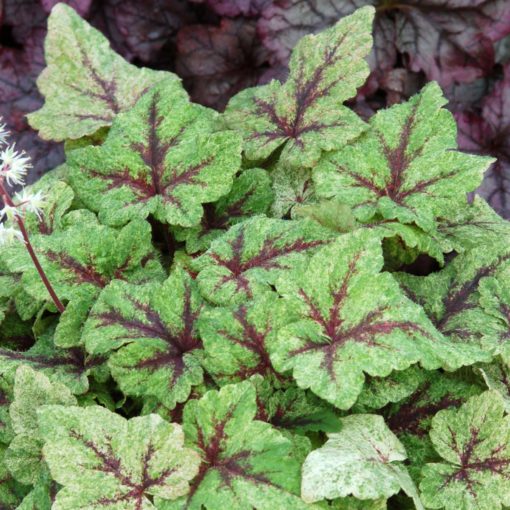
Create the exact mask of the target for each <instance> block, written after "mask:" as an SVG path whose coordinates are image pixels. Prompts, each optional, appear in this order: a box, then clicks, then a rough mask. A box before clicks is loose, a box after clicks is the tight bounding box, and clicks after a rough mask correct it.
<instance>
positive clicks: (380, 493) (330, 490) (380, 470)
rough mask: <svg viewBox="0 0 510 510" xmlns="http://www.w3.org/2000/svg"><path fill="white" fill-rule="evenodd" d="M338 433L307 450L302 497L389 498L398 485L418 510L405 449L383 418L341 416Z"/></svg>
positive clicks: (363, 415)
mask: <svg viewBox="0 0 510 510" xmlns="http://www.w3.org/2000/svg"><path fill="white" fill-rule="evenodd" d="M341 424H342V428H341V430H340V432H336V433H333V434H328V441H327V442H326V444H325V445H324V446H322V447H321V448H319V449H318V450H314V451H313V452H311V453H310V454H309V455H308V457H307V458H306V460H305V463H304V464H303V482H302V488H301V495H302V497H303V499H304V500H305V501H308V502H314V501H320V500H322V499H334V498H339V497H346V496H349V495H351V494H352V495H354V496H355V497H356V498H358V499H363V500H365V499H377V498H381V497H386V498H388V497H390V496H392V495H394V494H397V493H398V492H399V491H400V490H401V489H403V490H404V491H405V492H406V493H408V494H409V495H410V496H411V497H413V499H414V500H415V504H416V508H418V509H420V508H421V509H423V505H421V503H420V500H419V497H418V495H417V489H416V487H415V486H414V483H413V482H412V480H411V478H410V476H409V474H408V472H407V470H406V468H405V466H404V464H403V461H404V460H405V459H406V457H407V456H406V451H405V449H404V447H403V446H402V444H401V443H400V441H399V440H398V439H397V438H396V436H395V435H394V434H393V433H392V432H391V431H390V430H389V429H388V427H387V426H386V424H385V423H384V419H383V417H382V416H377V415H374V414H354V415H351V416H347V417H346V418H342V419H341Z"/></svg>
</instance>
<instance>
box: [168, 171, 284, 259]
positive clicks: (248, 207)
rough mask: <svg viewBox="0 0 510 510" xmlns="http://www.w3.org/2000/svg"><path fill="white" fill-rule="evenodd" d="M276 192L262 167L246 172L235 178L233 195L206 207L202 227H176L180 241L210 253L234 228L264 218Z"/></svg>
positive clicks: (191, 250) (188, 249)
mask: <svg viewBox="0 0 510 510" xmlns="http://www.w3.org/2000/svg"><path fill="white" fill-rule="evenodd" d="M273 197H274V193H273V190H272V187H271V179H270V177H269V175H268V173H267V172H266V171H265V170H263V169H261V168H251V169H249V170H245V171H244V172H243V173H242V174H241V175H240V176H239V177H236V178H235V179H234V183H233V185H232V189H231V190H230V192H229V193H228V194H227V195H225V196H224V197H221V198H220V199H219V200H217V201H216V202H215V203H214V204H205V206H204V215H203V217H202V220H201V221H200V225H198V226H197V227H191V228H181V229H179V228H176V229H175V236H176V238H177V239H178V240H183V241H184V240H185V241H186V250H187V251H188V252H189V253H196V252H200V251H205V250H207V249H208V248H209V247H210V245H211V242H212V241H213V240H214V239H216V238H217V237H219V236H220V235H221V234H222V233H223V232H224V231H225V230H227V229H228V228H229V227H231V226H232V225H235V224H237V223H240V222H241V221H243V220H246V219H248V218H250V216H257V215H264V214H266V213H267V212H268V209H269V207H270V205H271V204H272V202H273Z"/></svg>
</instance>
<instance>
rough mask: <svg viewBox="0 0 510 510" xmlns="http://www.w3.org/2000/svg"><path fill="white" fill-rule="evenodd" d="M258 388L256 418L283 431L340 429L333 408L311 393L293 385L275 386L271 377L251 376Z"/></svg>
mask: <svg viewBox="0 0 510 510" xmlns="http://www.w3.org/2000/svg"><path fill="white" fill-rule="evenodd" d="M251 381H252V383H253V384H254V385H255V388H256V391H257V408H258V410H257V419H258V420H262V421H265V422H267V423H270V424H271V425H273V426H274V427H277V428H278V429H280V430H282V431H291V432H293V433H296V434H305V433H306V432H319V431H320V432H337V431H338V430H339V428H340V422H339V420H338V413H337V411H336V409H335V408H334V407H332V406H330V405H329V404H327V403H326V402H324V400H322V399H320V398H318V397H316V396H315V395H314V394H313V393H310V392H307V391H303V390H301V389H300V388H298V387H297V386H295V385H293V384H292V385H288V384H287V385H285V384H283V385H281V384H280V385H278V386H283V387H281V388H279V387H276V386H277V385H274V384H273V383H272V381H271V380H270V378H265V379H263V378H262V377H260V376H255V377H252V378H251Z"/></svg>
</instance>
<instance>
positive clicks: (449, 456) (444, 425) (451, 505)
mask: <svg viewBox="0 0 510 510" xmlns="http://www.w3.org/2000/svg"><path fill="white" fill-rule="evenodd" d="M430 437H431V439H432V442H433V444H434V448H435V449H436V450H437V452H438V453H439V455H441V457H442V459H443V461H442V462H438V463H433V464H427V465H426V466H425V467H424V468H423V481H422V482H421V484H420V490H421V494H422V498H423V501H424V503H425V505H426V506H427V507H429V508H445V509H446V510H479V509H487V510H488V509H489V508H490V509H491V510H500V509H501V507H502V506H508V505H509V504H510V418H509V417H508V416H504V405H503V400H502V399H501V397H500V396H499V395H498V393H496V392H490V391H489V392H485V393H483V394H481V395H479V396H475V397H472V398H471V399H469V401H468V402H467V403H466V404H464V405H463V406H462V407H461V408H460V409H458V410H446V411H440V412H439V413H437V415H436V416H435V417H434V418H433V420H432V429H431V431H430Z"/></svg>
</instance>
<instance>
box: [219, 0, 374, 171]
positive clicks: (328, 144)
mask: <svg viewBox="0 0 510 510" xmlns="http://www.w3.org/2000/svg"><path fill="white" fill-rule="evenodd" d="M373 16H374V10H373V9H372V8H369V7H367V8H364V9H360V10H358V11H357V12H356V13H355V14H353V15H352V16H350V17H348V18H345V19H343V20H340V21H339V22H338V23H337V24H336V25H335V26H334V27H332V28H331V29H329V30H326V31H324V32H323V33H322V34H320V35H317V36H314V35H311V36H307V37H304V38H303V39H302V40H301V41H300V42H299V43H298V44H297V45H296V47H295V49H294V51H293V53H292V57H291V59H290V64H289V67H290V73H289V78H288V80H287V81H286V82H285V84H283V85H281V84H280V83H279V82H277V81H275V80H273V81H272V82H270V83H269V84H268V85H266V86H262V87H257V88H252V89H247V90H245V91H243V92H240V93H239V94H238V95H236V96H234V97H233V98H232V99H231V101H230V103H229V105H228V107H227V110H226V117H225V119H226V122H227V124H228V125H229V127H231V128H233V129H239V130H240V132H241V133H242V134H243V137H244V147H243V148H244V152H245V155H246V157H247V158H248V159H250V160H263V159H266V158H267V157H268V156H269V155H270V154H271V153H272V152H274V151H275V150H277V149H281V150H282V152H281V155H280V161H282V162H283V163H288V164H290V165H291V166H292V167H301V166H305V167H311V166H313V165H314V164H315V163H316V161H317V160H318V159H319V157H320V154H321V151H325V150H327V151H329V150H332V149H338V148H340V147H341V146H342V145H344V144H345V143H347V142H349V141H350V140H352V139H354V138H355V137H356V136H358V135H359V134H360V133H361V132H362V131H363V129H364V127H365V125H364V123H363V122H362V121H361V119H359V118H358V117H357V115H356V114H354V113H353V112H352V111H351V110H349V109H348V108H346V107H345V106H343V102H344V101H346V100H347V99H350V98H352V97H353V96H354V95H355V94H356V89H357V88H358V87H359V86H361V85H362V84H363V82H364V81H365V80H366V78H367V76H368V65H367V63H366V62H365V57H366V55H367V54H368V52H369V51H370V45H371V43H372V38H371V35H370V32H371V24H372V20H373Z"/></svg>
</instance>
